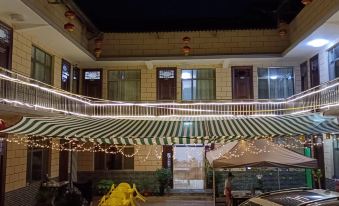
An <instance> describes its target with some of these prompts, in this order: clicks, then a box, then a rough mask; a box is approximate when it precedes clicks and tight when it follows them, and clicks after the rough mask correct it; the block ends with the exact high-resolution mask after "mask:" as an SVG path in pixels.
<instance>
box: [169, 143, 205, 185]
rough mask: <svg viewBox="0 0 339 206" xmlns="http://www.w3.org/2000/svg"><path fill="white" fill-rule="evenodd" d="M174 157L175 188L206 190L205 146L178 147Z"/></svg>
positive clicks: (175, 148)
mask: <svg viewBox="0 0 339 206" xmlns="http://www.w3.org/2000/svg"><path fill="white" fill-rule="evenodd" d="M173 157H174V159H173V188H174V189H187V190H196V189H204V188H205V148H204V147H203V146H191V145H176V146H174V155H173Z"/></svg>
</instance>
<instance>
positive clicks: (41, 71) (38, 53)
mask: <svg viewBox="0 0 339 206" xmlns="http://www.w3.org/2000/svg"><path fill="white" fill-rule="evenodd" d="M31 64H32V65H31V67H32V78H33V79H36V80H38V81H41V82H44V83H46V84H52V56H51V55H49V54H47V53H46V52H44V51H42V50H41V49H39V48H37V47H34V46H33V47H32V61H31Z"/></svg>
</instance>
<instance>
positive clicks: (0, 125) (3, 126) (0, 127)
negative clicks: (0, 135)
mask: <svg viewBox="0 0 339 206" xmlns="http://www.w3.org/2000/svg"><path fill="white" fill-rule="evenodd" d="M4 129H6V123H5V121H4V120H2V119H0V131H1V130H4Z"/></svg>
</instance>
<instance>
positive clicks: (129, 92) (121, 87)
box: [108, 70, 140, 101]
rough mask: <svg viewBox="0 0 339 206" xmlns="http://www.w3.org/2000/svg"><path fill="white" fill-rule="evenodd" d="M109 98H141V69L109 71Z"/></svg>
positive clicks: (136, 99)
mask: <svg viewBox="0 0 339 206" xmlns="http://www.w3.org/2000/svg"><path fill="white" fill-rule="evenodd" d="M108 99H110V100H119V101H138V100H140V71H135V70H126V71H109V72H108Z"/></svg>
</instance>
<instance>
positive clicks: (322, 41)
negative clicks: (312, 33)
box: [307, 39, 330, 47]
mask: <svg viewBox="0 0 339 206" xmlns="http://www.w3.org/2000/svg"><path fill="white" fill-rule="evenodd" d="M329 42H330V41H328V40H326V39H314V40H312V41H309V42H308V43H307V45H308V46H311V47H322V46H325V45H326V44H328V43H329Z"/></svg>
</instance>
